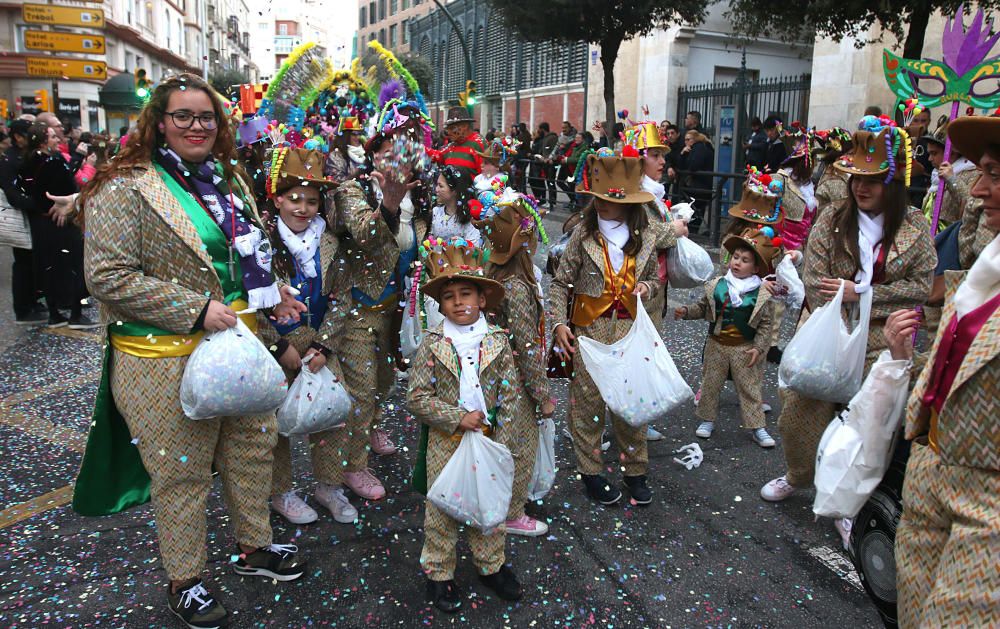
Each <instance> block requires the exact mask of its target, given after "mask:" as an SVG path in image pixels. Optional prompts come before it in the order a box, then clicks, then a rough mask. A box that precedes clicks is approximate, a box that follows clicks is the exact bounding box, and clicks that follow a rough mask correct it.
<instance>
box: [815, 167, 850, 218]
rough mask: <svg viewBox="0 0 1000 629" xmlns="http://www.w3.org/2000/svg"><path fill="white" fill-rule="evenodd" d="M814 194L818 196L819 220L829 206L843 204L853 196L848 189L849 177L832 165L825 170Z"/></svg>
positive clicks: (817, 211) (817, 209)
mask: <svg viewBox="0 0 1000 629" xmlns="http://www.w3.org/2000/svg"><path fill="white" fill-rule="evenodd" d="M814 194H815V196H816V203H818V204H819V207H817V208H816V216H817V218H818V217H819V215H820V214H821V213H822V212H823V211H824V210H826V209H828V208H827V206H829V205H830V204H831V203H832V204H834V205H837V204H840V203H843V202H844V201H845V200H846V199H847V198H848V197H849V196H851V192H850V189H849V188H848V187H847V175H846V174H844V173H842V172H840V171H839V170H837V169H836V168H834V167H833V166H832V165H828V166H827V167H826V168H825V169H824V170H823V174H822V175H820V178H819V182H818V183H817V184H816V192H815V193H814ZM814 220H815V219H814Z"/></svg>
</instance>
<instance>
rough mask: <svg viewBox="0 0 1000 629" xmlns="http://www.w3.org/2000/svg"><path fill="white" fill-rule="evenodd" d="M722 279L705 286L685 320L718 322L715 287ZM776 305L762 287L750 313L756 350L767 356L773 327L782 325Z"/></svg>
mask: <svg viewBox="0 0 1000 629" xmlns="http://www.w3.org/2000/svg"><path fill="white" fill-rule="evenodd" d="M721 279H722V278H721V277H716V278H715V279H713V280H710V281H709V282H708V283H707V284H705V292H704V294H703V295H702V296H701V299H699V300H698V301H697V302H696V303H693V304H691V305H690V306H688V307H687V314H686V315H685V316H684V318H685V319H705V320H706V321H709V322H712V323H715V322H716V320H717V319H718V314H717V313H716V312H715V287H716V286H718V285H719V280H721ZM774 304H775V301H774V300H773V299H771V293H770V292H768V290H767V289H766V288H764V287H763V286H761V287H760V290H758V291H757V303H755V304H754V307H753V312H752V313H750V327H752V328H753V329H755V330H757V336H755V337H754V340H753V341H752V343H753V346H754V348H755V349H758V350H760V351H761V353H765V354H766V353H767V350H768V348H769V347H770V346H771V336H772V332H773V326H774V325H776V324H779V323H781V321H780V319H779V320H778V321H775V318H774ZM716 327H717V326H713V327H712V329H713V333H716Z"/></svg>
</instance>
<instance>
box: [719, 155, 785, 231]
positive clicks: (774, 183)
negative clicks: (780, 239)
mask: <svg viewBox="0 0 1000 629" xmlns="http://www.w3.org/2000/svg"><path fill="white" fill-rule="evenodd" d="M784 193H785V187H784V184H783V183H782V182H781V180H780V179H772V178H771V175H769V174H767V173H761V172H760V171H758V170H757V169H756V168H755V167H753V166H751V167H750V168H748V169H747V180H746V181H744V182H743V194H742V195H741V196H740V201H739V203H737V204H736V205H734V206H732V207H731V208H729V216H731V217H733V218H741V219H743V220H747V221H750V222H751V223H759V224H761V225H774V224H775V223H777V222H778V221H779V220H781V197H782V196H783V195H784Z"/></svg>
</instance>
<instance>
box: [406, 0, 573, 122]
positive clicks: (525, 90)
mask: <svg viewBox="0 0 1000 629" xmlns="http://www.w3.org/2000/svg"><path fill="white" fill-rule="evenodd" d="M448 10H449V11H450V12H451V13H452V15H453V16H454V18H455V20H456V21H457V22H458V24H459V25H460V27H461V28H462V32H463V35H464V38H465V41H466V42H467V45H468V48H469V54H470V57H471V63H472V77H471V78H472V79H473V80H475V81H476V82H477V84H478V86H477V88H478V93H479V98H478V104H477V105H476V107H475V112H474V117H475V118H476V120H477V121H478V127H479V129H480V130H481V131H482V132H483V133H486V132H487V131H489V130H491V129H494V130H497V131H501V130H503V131H509V129H510V127H511V125H513V124H516V123H519V122H523V123H525V124H527V125H528V127H529V128H531V129H534V128H535V127H536V126H537V125H538V123H540V122H548V123H549V125H550V126H551V127H552V129H553V130H554V131H558V129H559V126H560V125H561V123H562V121H564V120H568V121H569V122H570V123H571V124H573V126H574V127H576V128H577V129H581V128H585V127H581V125H582V124H583V112H584V109H585V107H586V105H585V103H586V100H587V86H586V84H585V79H586V76H587V73H586V68H587V65H586V64H587V57H586V55H587V45H586V44H584V43H583V42H580V43H578V44H571V45H566V44H563V43H553V42H544V43H532V42H525V41H523V40H521V39H520V38H518V37H516V36H515V35H514V34H513V33H511V32H510V30H509V29H507V28H505V27H504V26H503V25H502V21H501V19H500V17H499V16H497V15H495V13H494V10H493V8H492V7H491V6H490V4H489V3H488V2H485V0H456V1H455V2H452V3H450V4H448ZM410 38H411V39H410V41H411V43H412V46H413V47H412V49H411V52H413V53H415V54H417V55H419V56H421V57H424V58H426V59H427V60H428V61H430V63H431V65H432V67H433V68H434V83H433V85H432V86H431V89H430V93H429V94H425V99H426V100H427V102H428V106H429V108H430V110H431V117H432V119H433V120H434V122H435V124H438V125H439V126H440V124H441V123H442V122H443V121H444V116H445V114H446V112H447V108H448V106H449V103H457V99H458V93H459V92H461V91H463V90H465V82H466V80H467V79H468V78H469V77H467V76H466V68H465V58H464V54H463V52H462V45H461V42H460V41H459V38H458V35H457V34H456V32H455V29H454V28H453V26H452V24H451V22H450V21H449V20H448V19H447V18H446V17H445V15H444V14H443V12H442V11H440V10H435V11H433V12H431V13H430V14H428V15H426V16H425V17H422V18H420V19H417V20H415V21H413V22H411V23H410Z"/></svg>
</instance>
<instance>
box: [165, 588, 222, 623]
mask: <svg viewBox="0 0 1000 629" xmlns="http://www.w3.org/2000/svg"><path fill="white" fill-rule="evenodd" d="M167 606H168V607H169V608H170V611H171V612H173V614H174V615H175V616H177V617H178V618H180V619H181V620H182V621H183V622H184V624H185V625H187V626H188V627H191V628H192V629H216V627H227V626H229V614H228V613H227V612H226V608H225V607H223V606H222V605H221V604H220V603H219V601H217V600H215V598H213V597H212V595H211V594H210V593H209V592H208V590H206V589H205V586H204V585H203V584H202V582H201V580H200V579H199V580H198V581H196V582H195V583H194V585H192V586H190V587H187V588H184V589H183V590H178V592H177V593H176V594H175V593H173V592H172V591H171V590H170V586H169V585H167Z"/></svg>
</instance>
